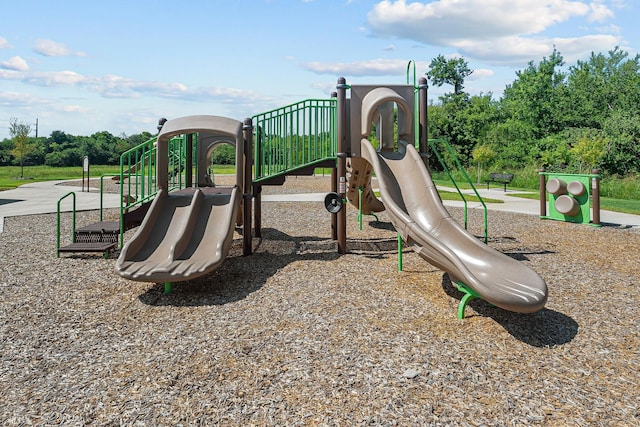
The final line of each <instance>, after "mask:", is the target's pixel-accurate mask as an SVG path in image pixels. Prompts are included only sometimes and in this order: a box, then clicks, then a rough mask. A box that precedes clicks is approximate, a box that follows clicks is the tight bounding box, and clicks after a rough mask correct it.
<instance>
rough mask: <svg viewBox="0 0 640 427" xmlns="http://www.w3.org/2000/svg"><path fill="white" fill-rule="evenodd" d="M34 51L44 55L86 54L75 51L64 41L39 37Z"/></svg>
mask: <svg viewBox="0 0 640 427" xmlns="http://www.w3.org/2000/svg"><path fill="white" fill-rule="evenodd" d="M33 51H34V52H36V53H38V54H40V55H44V56H86V54H85V53H84V52H74V51H73V50H71V49H70V48H69V47H67V46H66V45H65V44H63V43H58V42H55V41H53V40H48V39H38V40H36V44H35V46H34V47H33Z"/></svg>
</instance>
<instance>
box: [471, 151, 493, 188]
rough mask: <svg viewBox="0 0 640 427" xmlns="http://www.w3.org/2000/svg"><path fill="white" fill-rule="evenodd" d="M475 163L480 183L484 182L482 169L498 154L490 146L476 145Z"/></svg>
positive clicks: (473, 154)
mask: <svg viewBox="0 0 640 427" xmlns="http://www.w3.org/2000/svg"><path fill="white" fill-rule="evenodd" d="M472 156H473V161H474V162H476V167H477V172H478V181H477V182H478V183H480V181H481V180H482V167H483V165H487V164H489V163H490V162H491V161H492V160H493V159H494V158H495V157H496V152H495V151H494V150H493V148H491V146H490V145H488V144H480V145H476V148H474V149H473V153H472Z"/></svg>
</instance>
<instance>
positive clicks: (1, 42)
mask: <svg viewBox="0 0 640 427" xmlns="http://www.w3.org/2000/svg"><path fill="white" fill-rule="evenodd" d="M10 47H11V45H10V44H9V41H8V40H7V39H5V38H4V37H0V49H9V48H10Z"/></svg>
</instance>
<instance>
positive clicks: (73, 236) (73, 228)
mask: <svg viewBox="0 0 640 427" xmlns="http://www.w3.org/2000/svg"><path fill="white" fill-rule="evenodd" d="M69 196H71V199H72V200H73V207H72V210H71V218H72V219H71V243H75V242H76V193H75V192H73V191H70V192H68V193H67V194H65V195H64V196H62V197H60V199H58V209H57V227H56V236H57V237H56V256H57V257H58V258H60V204H61V203H62V201H63V200H64V199H66V198H67V197H69Z"/></svg>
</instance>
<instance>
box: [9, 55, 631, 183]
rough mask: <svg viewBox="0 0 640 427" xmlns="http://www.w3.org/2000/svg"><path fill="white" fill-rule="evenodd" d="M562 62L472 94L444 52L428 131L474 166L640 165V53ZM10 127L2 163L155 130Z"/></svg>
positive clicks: (611, 169)
mask: <svg viewBox="0 0 640 427" xmlns="http://www.w3.org/2000/svg"><path fill="white" fill-rule="evenodd" d="M564 66H565V63H564V59H563V57H562V55H561V53H560V52H558V51H557V50H555V49H554V51H553V52H552V53H551V55H550V56H549V57H544V58H543V59H542V60H541V61H539V62H537V63H536V62H534V61H531V62H529V64H528V66H527V67H526V68H524V69H522V70H520V71H517V72H516V78H515V80H514V81H513V82H512V83H510V84H508V85H507V86H506V88H505V90H504V93H503V94H502V96H501V97H500V98H499V99H494V97H493V94H491V93H486V94H480V95H474V96H471V95H469V94H468V93H467V92H465V91H464V83H465V79H466V78H467V77H468V76H470V75H471V74H472V73H473V70H471V69H470V68H469V66H468V63H467V61H466V60H465V59H464V58H453V59H447V58H445V57H444V56H443V55H439V56H438V57H436V58H434V59H433V60H432V61H431V64H430V69H429V71H428V72H427V73H426V75H427V78H428V80H429V82H430V84H431V85H432V86H442V85H445V84H450V85H451V86H452V87H453V91H452V92H449V93H446V94H445V95H443V96H441V97H440V98H439V100H438V102H431V104H430V105H429V136H430V137H431V138H444V139H446V140H448V141H449V143H450V144H451V145H452V146H453V147H454V149H455V150H456V152H457V153H458V155H459V157H460V159H461V160H462V163H463V165H465V166H469V167H470V166H484V167H485V168H491V169H493V170H495V171H504V172H507V171H518V170H521V169H523V168H540V167H545V168H546V169H547V170H554V171H565V172H574V173H580V172H589V171H590V170H591V169H592V168H599V169H601V170H602V172H603V173H604V174H607V175H609V176H612V175H618V176H627V175H633V174H638V173H640V108H639V106H640V55H636V56H634V57H630V55H629V54H628V53H627V52H625V51H623V50H621V49H619V48H618V47H616V48H615V49H613V50H611V51H609V52H607V53H606V54H605V53H591V56H590V57H589V58H588V59H587V60H583V61H577V63H576V64H574V65H571V66H569V67H568V68H564ZM11 123H12V124H16V125H18V124H19V123H18V122H17V121H16V120H14V119H12V122H11ZM10 130H11V136H12V138H10V139H4V140H3V141H1V142H0V166H6V165H42V164H44V165H49V166H77V165H80V164H81V161H82V158H83V157H84V156H85V155H89V156H90V157H91V162H92V163H93V164H105V165H114V164H118V163H119V158H120V154H121V153H123V152H124V151H126V150H127V149H129V148H131V147H134V146H136V145H138V144H140V143H142V142H144V141H146V140H148V139H149V138H151V137H152V136H153V135H152V134H151V133H149V132H142V133H140V134H136V135H131V136H126V135H121V136H114V135H112V134H111V133H109V132H107V131H102V132H97V133H94V134H93V135H91V136H74V135H70V134H67V133H65V132H63V131H59V130H56V131H54V132H52V133H51V135H50V136H49V137H40V138H32V137H28V136H25V132H24V131H25V129H20V128H19V127H18V128H16V129H13V128H12V129H10ZM26 130H27V132H26V134H27V135H28V133H29V129H26ZM14 131H15V132H14ZM21 135H22V136H21ZM216 151H217V153H215V154H216V156H218V157H219V158H216V159H212V160H213V161H214V162H215V163H231V162H232V160H233V159H232V157H233V154H234V153H233V151H232V150H231V149H230V148H229V147H225V149H222V150H216ZM218 151H219V152H218Z"/></svg>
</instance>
